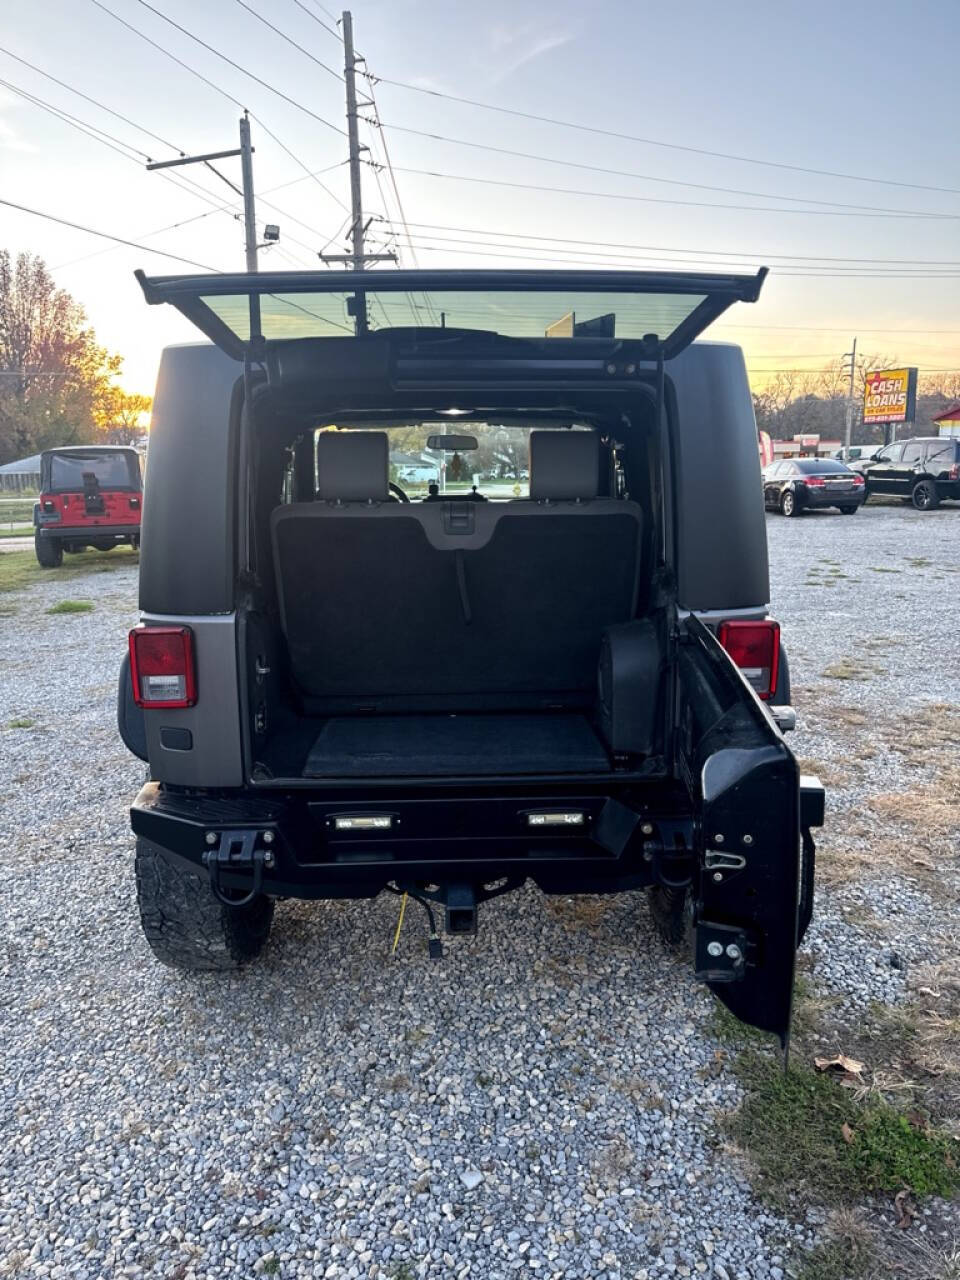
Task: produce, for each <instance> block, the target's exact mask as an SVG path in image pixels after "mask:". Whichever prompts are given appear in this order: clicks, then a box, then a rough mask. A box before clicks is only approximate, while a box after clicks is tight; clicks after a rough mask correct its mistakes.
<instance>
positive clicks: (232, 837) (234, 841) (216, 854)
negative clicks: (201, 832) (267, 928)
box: [202, 828, 276, 907]
mask: <svg viewBox="0 0 960 1280" xmlns="http://www.w3.org/2000/svg"><path fill="white" fill-rule="evenodd" d="M260 835H261V833H260V832H259V831H256V830H252V829H249V828H248V829H246V830H242V831H236V830H234V831H223V832H221V833H220V835H219V836H218V835H217V832H216V831H208V832H207V834H206V835H205V837H204V839H205V841H206V843H207V845H209V846H210V847H209V848H207V849H205V850H204V851H203V858H202V861H203V865H204V866H205V867H206V868H207V871H208V872H209V874H210V890H211V892H212V893H213V896H214V897H215V898H216V899H217V900H218V901H219V902H222V903H223V905H224V906H225V907H245V906H247V905H248V903H251V902H253V900H254V898H256V897H257V896H258V895H259V894H260V892H261V890H262V889H263V869H264V867H268V868H269V867H273V866H274V864H275V862H276V859H275V857H274V854H273V850H272V849H270V848H264V849H258V848H257V847H256V845H257V839H258V837H259V836H260ZM262 838H263V843H264V844H265V845H272V844H273V842H274V839H275V836H274V833H273V832H272V831H264V832H263V833H262ZM214 845H216V847H215V848H214V847H213V846H214ZM224 871H227V872H229V873H231V874H233V873H236V872H243V871H249V872H251V873H252V875H253V883H252V884H251V886H250V891H249V893H247V894H245V895H244V896H243V897H241V898H230V897H228V896H227V894H226V893H225V891H224V888H223V886H222V884H221V883H220V877H221V875H222V874H223V872H224Z"/></svg>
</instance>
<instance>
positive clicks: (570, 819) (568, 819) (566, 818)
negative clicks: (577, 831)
mask: <svg viewBox="0 0 960 1280" xmlns="http://www.w3.org/2000/svg"><path fill="white" fill-rule="evenodd" d="M585 821H586V814H585V813H583V811H582V810H576V809H573V810H570V811H569V812H566V813H528V814H527V826H528V827H582V826H583V824H584V822H585Z"/></svg>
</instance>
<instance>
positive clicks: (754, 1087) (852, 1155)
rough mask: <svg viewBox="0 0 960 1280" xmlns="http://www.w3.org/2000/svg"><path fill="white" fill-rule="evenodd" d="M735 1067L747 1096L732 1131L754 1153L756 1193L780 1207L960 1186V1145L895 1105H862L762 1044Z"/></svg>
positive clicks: (831, 1082) (731, 1124) (744, 1054)
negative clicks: (785, 1064) (786, 1065)
mask: <svg viewBox="0 0 960 1280" xmlns="http://www.w3.org/2000/svg"><path fill="white" fill-rule="evenodd" d="M734 1069H735V1071H736V1074H737V1076H738V1078H739V1079H740V1081H741V1083H742V1084H743V1086H744V1089H745V1093H746V1096H745V1098H744V1102H743V1105H742V1106H741V1108H740V1110H739V1111H738V1112H736V1113H735V1114H734V1115H732V1116H730V1117H729V1118H728V1120H727V1122H726V1128H727V1132H728V1133H729V1135H730V1137H731V1138H733V1140H734V1141H735V1142H736V1143H737V1144H738V1145H739V1146H740V1147H741V1148H743V1149H744V1150H745V1151H746V1152H748V1153H749V1155H750V1157H751V1159H752V1161H753V1164H754V1168H755V1171H756V1174H755V1186H756V1189H757V1191H758V1192H759V1194H760V1195H762V1196H763V1197H764V1198H765V1199H767V1200H769V1201H770V1202H771V1203H773V1204H775V1205H777V1206H779V1207H781V1208H784V1207H787V1206H788V1205H789V1204H790V1202H791V1201H796V1200H797V1199H799V1200H800V1201H806V1202H816V1203H826V1204H830V1205H842V1204H850V1203H853V1202H855V1201H857V1200H860V1199H862V1198H863V1197H864V1196H867V1195H869V1194H871V1193H874V1192H897V1191H899V1190H901V1189H902V1188H904V1187H909V1188H910V1189H911V1190H912V1191H913V1192H914V1193H915V1194H916V1195H918V1196H919V1195H939V1196H950V1195H952V1194H953V1192H954V1191H955V1190H956V1189H957V1188H958V1186H960V1166H958V1161H960V1146H958V1144H957V1143H956V1142H955V1141H953V1140H952V1139H950V1138H948V1137H946V1136H945V1135H944V1134H942V1133H939V1132H937V1131H936V1130H930V1129H927V1128H926V1127H924V1126H922V1125H921V1126H919V1127H917V1126H916V1125H915V1124H914V1123H911V1121H910V1120H908V1118H907V1116H906V1115H903V1114H902V1113H901V1112H900V1111H898V1110H897V1109H896V1108H895V1107H893V1106H891V1105H890V1104H889V1103H886V1102H884V1101H882V1100H879V1099H874V1098H868V1099H867V1100H865V1101H864V1102H862V1103H860V1102H857V1101H856V1100H855V1099H854V1097H853V1096H852V1094H851V1091H850V1090H847V1089H844V1088H842V1087H841V1086H840V1085H839V1084H837V1083H836V1082H835V1081H834V1080H832V1079H830V1078H829V1076H827V1075H823V1074H819V1073H817V1072H815V1071H813V1070H812V1069H811V1068H810V1067H806V1066H794V1067H793V1068H791V1070H790V1071H789V1072H788V1073H787V1074H784V1072H783V1069H782V1067H781V1065H780V1063H779V1062H778V1061H777V1060H775V1059H773V1058H768V1057H764V1056H763V1055H761V1054H759V1053H757V1052H756V1050H754V1049H746V1050H744V1051H743V1052H742V1053H741V1054H740V1055H739V1057H738V1058H737V1060H736V1062H735V1063H734ZM912 1118H913V1117H912ZM844 1126H846V1128H844ZM845 1135H846V1136H845Z"/></svg>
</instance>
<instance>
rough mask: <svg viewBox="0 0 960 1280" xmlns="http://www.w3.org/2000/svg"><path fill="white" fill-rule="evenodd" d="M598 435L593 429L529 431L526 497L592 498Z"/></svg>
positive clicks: (595, 488)
mask: <svg viewBox="0 0 960 1280" xmlns="http://www.w3.org/2000/svg"><path fill="white" fill-rule="evenodd" d="M599 489H600V437H599V436H598V435H597V433H596V432H595V431H531V432H530V497H531V498H532V499H534V501H536V502H548V501H553V502H563V501H571V500H574V499H586V498H595V497H596V496H597V493H598V492H599Z"/></svg>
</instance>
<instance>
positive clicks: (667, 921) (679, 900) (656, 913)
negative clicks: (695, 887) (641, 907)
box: [647, 884, 690, 947]
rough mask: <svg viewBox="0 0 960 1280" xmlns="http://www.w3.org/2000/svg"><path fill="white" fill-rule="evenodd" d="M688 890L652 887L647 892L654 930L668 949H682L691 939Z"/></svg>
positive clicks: (664, 886) (660, 885) (663, 886)
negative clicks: (689, 938)
mask: <svg viewBox="0 0 960 1280" xmlns="http://www.w3.org/2000/svg"><path fill="white" fill-rule="evenodd" d="M689 895H690V890H689V889H688V888H683V889H675V888H668V887H667V886H666V885H662V884H655V885H651V886H650V888H649V889H648V890H647V902H648V903H649V906H650V916H651V918H652V920H653V925H654V928H655V929H656V931H657V933H658V934H659V935H660V938H661V940H662V941H663V942H664V943H665V944H666V945H667V946H668V947H682V946H683V945H684V944H685V943H686V942H687V940H688V937H689V920H688V912H687V899H688V897H689Z"/></svg>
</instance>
